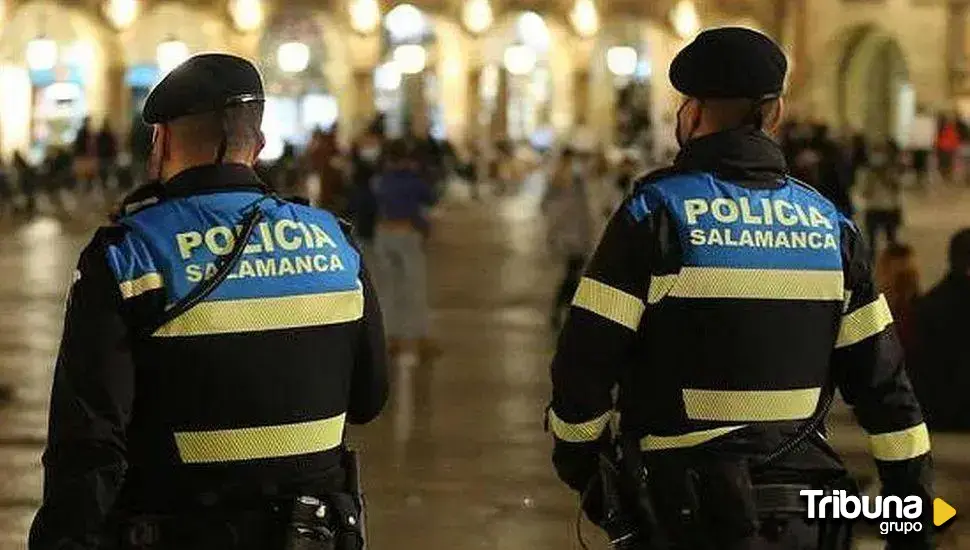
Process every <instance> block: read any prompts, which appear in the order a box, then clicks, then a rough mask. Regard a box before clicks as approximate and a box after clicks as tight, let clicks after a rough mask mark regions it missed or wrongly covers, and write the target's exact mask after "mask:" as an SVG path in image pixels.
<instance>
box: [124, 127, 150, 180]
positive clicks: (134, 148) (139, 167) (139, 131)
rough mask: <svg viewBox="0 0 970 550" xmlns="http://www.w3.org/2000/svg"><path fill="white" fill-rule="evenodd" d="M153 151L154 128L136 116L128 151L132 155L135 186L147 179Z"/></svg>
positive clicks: (130, 133) (129, 138) (129, 137)
mask: <svg viewBox="0 0 970 550" xmlns="http://www.w3.org/2000/svg"><path fill="white" fill-rule="evenodd" d="M151 150H152V128H151V126H149V125H147V124H145V123H144V121H142V119H141V117H140V116H136V117H134V118H133V119H132V121H131V130H130V132H129V135H128V151H129V152H130V153H131V172H132V180H133V185H141V184H143V183H145V180H146V179H147V178H146V176H145V170H146V167H147V166H148V157H149V155H150V153H151Z"/></svg>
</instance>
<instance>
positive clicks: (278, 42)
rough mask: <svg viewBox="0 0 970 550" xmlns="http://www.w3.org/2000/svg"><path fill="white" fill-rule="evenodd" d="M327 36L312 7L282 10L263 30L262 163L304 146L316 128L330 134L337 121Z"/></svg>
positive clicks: (261, 54)
mask: <svg viewBox="0 0 970 550" xmlns="http://www.w3.org/2000/svg"><path fill="white" fill-rule="evenodd" d="M324 32H325V29H324V28H323V27H322V26H321V25H319V24H318V22H317V21H316V19H315V18H314V17H313V14H312V12H311V11H310V10H309V9H293V10H287V11H285V12H280V13H278V14H277V15H276V17H274V18H273V20H271V21H270V22H269V24H268V25H267V26H266V27H265V30H264V32H263V35H262V37H261V39H260V43H259V59H258V65H259V68H260V71H261V72H262V74H263V80H264V81H265V86H266V96H267V97H266V112H265V116H264V117H263V133H264V134H265V135H266V147H265V148H264V149H263V152H262V154H261V158H263V159H264V160H272V159H276V158H278V157H279V156H280V155H281V154H282V153H283V148H284V146H285V145H286V144H290V145H292V146H294V147H297V148H302V147H305V146H306V145H307V143H308V142H309V139H310V135H311V133H312V132H313V131H314V130H316V129H320V130H324V131H330V130H331V129H333V127H334V125H335V124H337V122H338V120H339V116H340V109H339V106H338V100H337V97H336V96H335V95H334V91H333V87H332V84H331V82H330V79H329V75H328V74H327V71H326V65H327V63H328V60H329V54H330V52H329V51H328V49H327V46H326V42H325V40H324Z"/></svg>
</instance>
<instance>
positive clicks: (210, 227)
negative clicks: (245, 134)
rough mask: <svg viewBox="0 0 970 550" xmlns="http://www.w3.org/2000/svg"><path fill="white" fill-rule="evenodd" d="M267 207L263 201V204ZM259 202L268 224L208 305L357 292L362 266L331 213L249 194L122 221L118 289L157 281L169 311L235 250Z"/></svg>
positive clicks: (174, 204) (159, 208)
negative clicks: (150, 276) (143, 277)
mask: <svg viewBox="0 0 970 550" xmlns="http://www.w3.org/2000/svg"><path fill="white" fill-rule="evenodd" d="M261 199H262V200H261ZM257 201H261V202H260V208H261V209H262V210H263V213H264V216H263V220H262V221H261V222H260V223H259V224H258V225H257V226H256V230H255V231H254V232H253V236H252V238H251V240H250V242H249V243H248V244H247V245H246V248H245V249H244V253H243V256H242V258H241V259H240V261H239V263H238V265H237V266H236V267H235V268H234V269H233V270H232V272H231V273H230V275H229V277H228V278H227V279H226V280H225V282H223V283H222V284H221V285H219V287H218V288H217V289H216V290H215V291H214V292H213V293H212V295H211V296H210V297H209V298H208V300H232V299H244V298H257V297H259V298H268V297H282V296H295V295H303V294H315V293H326V292H336V291H343V290H353V289H356V288H357V287H358V275H359V270H360V258H359V256H358V254H357V251H356V250H355V249H354V248H353V247H352V246H351V245H350V243H349V242H348V241H347V239H346V237H345V236H344V233H343V230H342V229H341V228H340V225H339V223H338V221H337V219H336V218H335V217H334V216H333V215H332V214H330V213H328V212H325V211H323V210H319V209H316V208H312V207H309V206H304V205H300V204H295V203H289V202H282V203H280V202H277V201H275V200H272V199H268V198H264V195H262V194H260V193H254V192H249V191H240V192H226V193H212V194H207V195H195V196H190V197H185V198H180V199H174V200H170V201H167V202H164V203H161V204H159V205H156V206H153V207H151V208H147V209H145V210H142V211H139V212H137V213H135V214H133V215H132V216H129V217H127V218H125V219H123V220H122V223H123V224H124V225H126V226H128V227H129V228H130V229H131V231H130V232H129V237H128V238H126V240H125V241H124V243H122V244H121V245H119V246H118V250H117V251H112V252H110V253H109V255H111V256H112V262H113V263H112V266H113V267H114V266H115V265H117V267H114V269H115V275H116V276H118V278H119V283H120V282H123V281H124V280H127V279H130V278H131V277H137V276H138V275H139V274H141V273H148V272H154V273H159V274H160V275H161V277H162V279H163V281H164V285H163V286H164V288H165V289H166V300H167V302H168V303H173V302H175V301H177V300H178V299H179V298H181V297H182V296H185V295H186V294H187V293H188V292H189V291H190V290H191V289H192V288H193V287H195V286H196V285H198V284H199V283H200V282H201V281H202V280H203V279H204V278H206V277H208V276H211V275H212V274H213V273H214V272H215V270H216V261H217V259H218V257H219V256H222V255H225V254H227V253H229V251H230V250H231V249H232V247H233V245H234V244H235V234H236V233H237V232H238V227H237V225H238V224H240V223H241V222H242V219H243V216H244V212H245V211H246V210H247V208H248V207H249V206H251V205H253V204H254V203H256V202H257Z"/></svg>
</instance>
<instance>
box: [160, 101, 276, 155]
mask: <svg viewBox="0 0 970 550" xmlns="http://www.w3.org/2000/svg"><path fill="white" fill-rule="evenodd" d="M262 121H263V104H262V103H260V102H252V103H245V104H243V105H236V106H233V107H229V108H227V109H225V110H224V111H222V113H219V112H217V111H216V112H206V113H200V114H196V115H188V116H184V117H179V118H177V119H175V120H173V121H172V122H169V123H168V124H169V125H170V126H171V128H172V131H173V133H174V134H175V135H176V136H178V139H179V140H181V141H182V143H184V144H186V145H190V146H197V147H200V148H201V147H218V146H219V142H220V141H222V139H223V131H225V139H226V156H227V157H231V156H232V155H233V154H235V153H239V152H244V151H248V150H250V149H252V148H254V147H256V145H257V144H258V143H259V140H260V132H261V129H260V126H261V125H262Z"/></svg>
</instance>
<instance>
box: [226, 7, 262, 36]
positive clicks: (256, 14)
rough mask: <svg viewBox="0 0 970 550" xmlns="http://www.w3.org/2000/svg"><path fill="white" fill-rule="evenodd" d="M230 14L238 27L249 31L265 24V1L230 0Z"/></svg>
mask: <svg viewBox="0 0 970 550" xmlns="http://www.w3.org/2000/svg"><path fill="white" fill-rule="evenodd" d="M229 15H231V16H232V22H233V24H235V25H236V28H237V29H239V30H241V31H243V32H249V31H254V30H256V29H258V28H259V27H260V25H262V24H263V2H262V0H230V2H229Z"/></svg>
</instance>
